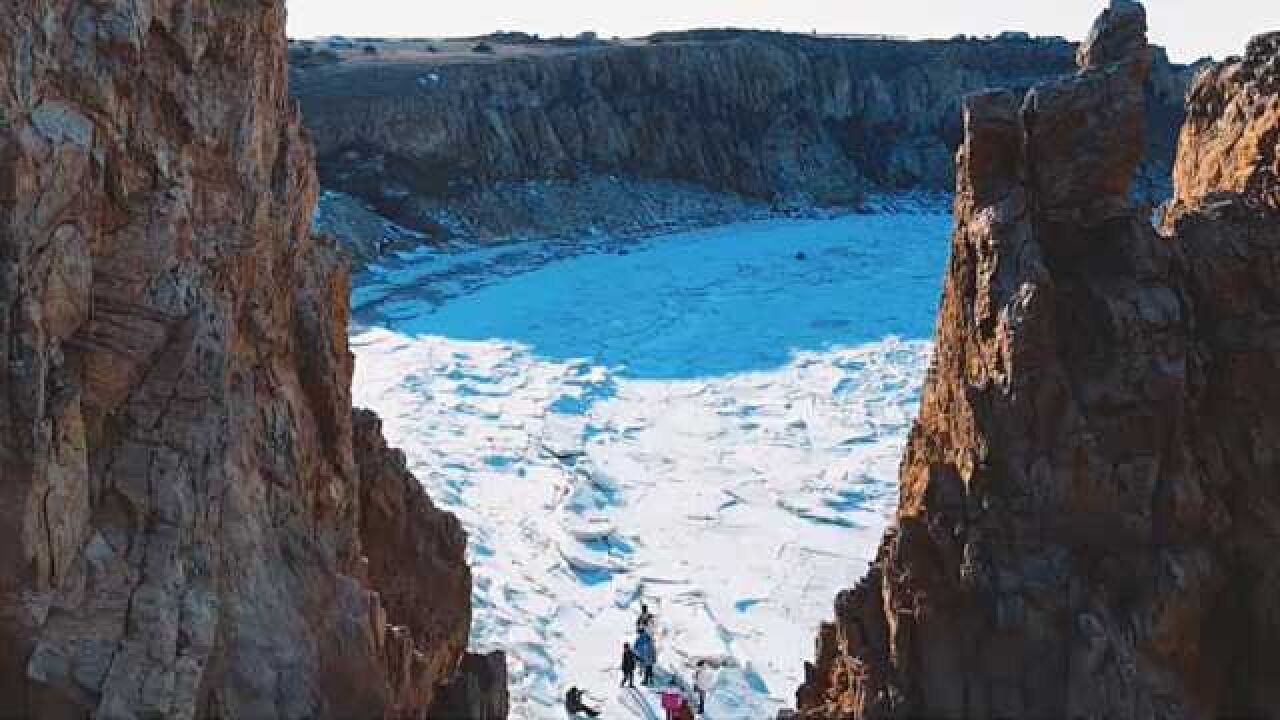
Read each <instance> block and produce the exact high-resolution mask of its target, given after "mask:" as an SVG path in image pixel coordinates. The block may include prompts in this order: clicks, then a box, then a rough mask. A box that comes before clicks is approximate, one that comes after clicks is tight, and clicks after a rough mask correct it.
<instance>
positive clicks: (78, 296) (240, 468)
mask: <svg viewBox="0 0 1280 720" xmlns="http://www.w3.org/2000/svg"><path fill="white" fill-rule="evenodd" d="M284 17H285V10H284V3H283V2H282V1H280V0H252V1H249V0H234V1H227V2H218V3H209V2H204V1H203V0H163V1H161V0H137V1H135V2H130V3H86V2H72V3H65V2H54V1H53V0H25V1H24V2H21V3H11V4H10V5H9V6H8V7H7V8H6V12H5V13H4V15H3V20H0V304H2V306H3V308H4V312H3V313H0V349H2V350H3V356H4V358H5V363H4V365H3V366H0V540H2V541H3V542H0V548H2V549H0V698H2V699H3V700H2V701H0V716H4V717H22V718H28V717H39V718H61V717H67V718H72V717H74V718H81V717H86V716H90V715H93V716H96V717H101V718H126V717H127V718H159V717H164V718H195V717H200V718H222V717H238V718H325V717H332V718H354V717H360V718H376V717H382V716H384V715H386V716H404V717H408V716H413V717H420V716H421V715H422V714H423V713H424V712H425V709H426V707H427V706H428V704H429V703H430V702H431V701H432V697H431V696H432V694H433V693H432V688H433V687H434V686H435V685H436V684H437V683H439V682H441V681H444V680H447V679H448V678H449V677H450V676H451V675H452V671H453V667H454V665H456V663H457V662H458V661H459V660H460V655H461V652H462V642H463V640H464V639H465V637H466V634H467V622H468V610H467V609H466V607H465V606H466V594H467V593H466V592H465V589H464V588H465V585H466V584H467V582H468V578H467V570H466V568H465V567H464V565H463V559H462V554H461V544H462V542H461V539H460V537H459V535H458V532H457V527H456V523H453V521H451V520H449V519H448V518H445V517H443V516H441V515H440V514H439V513H437V512H434V511H433V510H431V508H430V504H429V503H428V502H427V501H426V500H425V498H422V497H421V496H420V494H419V495H418V496H415V495H414V494H413V493H412V492H411V489H410V488H409V487H408V486H407V482H408V481H407V480H406V479H405V478H404V477H403V476H395V477H386V478H385V482H386V483H387V484H386V485H385V486H383V485H378V486H374V487H362V475H364V474H365V473H362V472H361V471H362V470H363V469H365V468H375V469H376V468H378V467H379V463H382V462H383V461H384V459H385V451H384V449H382V448H381V446H380V445H377V443H375V442H372V441H370V440H368V439H367V438H366V436H364V435H362V445H363V447H365V448H370V447H372V448H376V449H377V452H378V453H379V455H378V456H377V457H375V458H372V459H371V458H368V457H364V456H361V457H359V461H360V462H359V464H357V454H356V452H355V451H354V450H353V432H352V420H351V417H352V416H351V402H350V379H351V370H352V367H351V362H352V361H351V355H350V354H349V352H348V349H347V340H346V324H347V302H348V281H347V275H346V271H345V269H343V268H342V267H341V265H340V264H339V263H338V262H337V260H336V255H335V252H334V250H333V248H331V247H329V246H326V245H325V244H323V243H320V242H317V241H316V240H315V239H313V237H312V235H311V233H310V223H311V212H312V208H313V206H314V203H315V198H316V190H317V184H316V180H315V173H314V167H313V161H312V150H311V146H310V143H309V142H308V140H307V138H306V136H305V134H304V133H303V131H302V130H301V127H300V124H299V118H298V114H297V112H296V111H295V110H294V109H293V108H292V107H291V102H290V99H289V96H288V88H287V68H286V61H285V55H286V41H285V37H284ZM374 475H375V477H377V478H380V479H379V480H377V481H376V482H383V480H382V479H381V478H383V476H382V475H379V474H378V473H377V472H374ZM396 483H399V484H396ZM366 497H367V498H370V499H371V500H372V502H371V503H370V504H371V506H372V507H373V508H375V510H374V511H373V512H374V513H376V514H375V515H371V516H370V517H369V518H367V519H366V522H363V523H362V518H361V502H362V499H364V498H366ZM419 511H421V512H423V513H424V514H426V516H427V519H426V520H425V521H424V524H423V525H421V526H418V525H413V524H412V523H411V522H410V521H409V520H408V519H407V518H405V517H403V516H400V517H397V516H395V513H403V512H419ZM373 518H376V522H377V523H378V524H379V525H378V529H377V530H376V531H373V532H366V533H365V537H362V529H365V530H366V531H367V530H368V528H369V526H371V525H373V524H374V520H373ZM400 552H405V553H408V554H407V555H406V556H405V557H403V558H400V560H401V563H400V565H399V566H398V567H397V568H395V569H394V570H391V571H388V570H386V567H387V566H389V565H390V564H391V563H390V561H389V560H387V558H388V557H389V556H391V555H393V554H395V553H400ZM365 553H368V555H369V557H370V558H371V559H372V568H371V572H368V573H366V572H365V568H364V563H362V557H363V555H364V554H365ZM364 577H368V578H369V581H371V582H372V585H371V586H370V585H366V584H363V583H362V582H361V578H364ZM414 580H416V581H417V582H418V583H419V584H420V585H421V586H423V587H431V588H435V587H437V585H435V584H434V583H436V582H437V581H438V583H439V585H438V587H440V588H443V589H445V590H447V591H446V592H442V593H441V594H440V595H439V596H434V595H433V596H431V598H430V601H429V602H426V601H425V600H424V602H426V607H414V608H407V607H405V603H406V602H408V601H414V602H416V601H418V600H422V597H420V596H415V595H414V592H415V591H414V590H413V589H411V588H410V586H411V585H413V581H414ZM379 583H383V584H385V586H386V587H387V588H389V592H388V594H387V596H386V598H387V599H386V601H385V602H380V601H379V597H378V594H377V593H376V592H375V591H374V588H379V587H380V586H379ZM384 616H386V617H387V621H386V623H385V624H384V622H383V618H384ZM387 625H392V626H407V627H408V628H410V633H411V634H412V638H410V639H406V640H405V641H404V642H403V643H401V644H400V645H398V646H396V647H395V651H394V653H393V652H391V650H389V649H388V648H390V647H391V643H390V642H388V641H387V640H386V637H385V635H386V633H387V630H386V626H387ZM391 632H392V634H394V632H395V631H391ZM415 653H416V654H415ZM393 655H394V657H393ZM405 657H408V658H410V659H411V662H406V661H404V658H405ZM395 673H400V674H401V675H405V674H411V676H410V677H407V678H406V677H401V676H399V675H395ZM393 685H394V687H393Z"/></svg>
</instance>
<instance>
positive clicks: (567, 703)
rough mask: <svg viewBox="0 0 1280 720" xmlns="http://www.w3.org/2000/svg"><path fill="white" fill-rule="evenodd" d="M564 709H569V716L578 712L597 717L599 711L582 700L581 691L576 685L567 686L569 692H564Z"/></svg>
mask: <svg viewBox="0 0 1280 720" xmlns="http://www.w3.org/2000/svg"><path fill="white" fill-rule="evenodd" d="M564 709H565V710H568V711H569V716H570V717H573V716H575V715H577V714H578V713H583V714H585V715H586V716H587V717H599V716H600V711H599V710H593V709H591V708H589V707H587V706H586V704H585V703H583V702H582V691H581V690H579V689H578V688H577V686H574V687H571V688H569V692H567V693H565V694H564Z"/></svg>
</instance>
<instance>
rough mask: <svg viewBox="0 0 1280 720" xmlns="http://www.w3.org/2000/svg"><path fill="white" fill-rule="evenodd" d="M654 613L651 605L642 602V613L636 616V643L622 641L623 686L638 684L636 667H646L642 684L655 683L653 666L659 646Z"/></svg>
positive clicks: (656, 660)
mask: <svg viewBox="0 0 1280 720" xmlns="http://www.w3.org/2000/svg"><path fill="white" fill-rule="evenodd" d="M652 630H653V613H651V612H649V606H648V605H645V604H644V603H641V604H640V615H639V616H638V617H637V618H636V644H635V647H632V646H631V643H622V685H621V686H622V687H635V686H636V668H637V667H641V668H643V669H644V675H643V676H641V678H640V684H641V685H652V684H653V666H654V665H656V664H657V663H658V648H657V646H656V645H654V644H653V635H651V634H650V633H651V632H652Z"/></svg>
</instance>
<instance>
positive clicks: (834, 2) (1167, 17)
mask: <svg viewBox="0 0 1280 720" xmlns="http://www.w3.org/2000/svg"><path fill="white" fill-rule="evenodd" d="M287 3H288V7H289V34H290V36H292V37H318V36H324V35H356V36H363V35H368V36H386V37H396V36H402V37H403V36H409V37H455V36H465V35H481V34H485V33H490V32H494V31H497V30H505V31H514V30H522V31H525V32H531V33H539V34H541V35H544V36H550V35H575V34H577V33H579V32H581V31H584V30H592V31H595V32H598V33H599V34H600V35H601V36H604V37H612V36H615V35H620V36H624V37H634V36H640V35H647V34H649V33H651V32H656V31H660V30H684V29H688V28H693V27H750V28H764V29H775V30H787V31H793V32H809V31H811V30H815V29H816V30H818V31H819V32H822V33H876V34H886V35H906V36H908V37H912V38H926V37H951V36H952V35H956V34H959V33H964V34H967V35H988V34H996V33H999V32H1002V31H1004V30H1022V31H1026V32H1030V33H1032V34H1034V35H1065V36H1067V37H1069V38H1072V39H1079V38H1081V37H1083V36H1084V34H1085V33H1086V32H1087V31H1088V27H1089V24H1090V23H1091V22H1092V21H1093V18H1094V16H1095V15H1097V13H1098V11H1099V10H1101V9H1102V8H1103V7H1104V6H1105V5H1106V2H1105V0H888V1H886V0H434V1H433V0H287ZM1146 5H1147V12H1148V16H1149V20H1150V25H1151V38H1152V41H1153V42H1156V43H1158V44H1160V45H1164V46H1165V47H1167V48H1169V51H1170V55H1171V57H1172V58H1173V59H1174V60H1175V61H1181V62H1188V61H1191V60H1195V59H1197V58H1200V57H1204V56H1206V55H1208V56H1213V57H1215V58H1219V59H1221V58H1223V57H1226V56H1228V55H1238V54H1240V53H1241V52H1243V50H1244V46H1245V43H1246V42H1247V41H1248V39H1249V37H1251V36H1253V35H1256V34H1258V33H1262V32H1267V31H1272V30H1280V0H1214V2H1204V0H1148V2H1147V3H1146Z"/></svg>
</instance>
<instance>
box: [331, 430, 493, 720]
mask: <svg viewBox="0 0 1280 720" xmlns="http://www.w3.org/2000/svg"><path fill="white" fill-rule="evenodd" d="M353 425H354V428H355V457H356V462H357V464H358V466H359V471H360V540H361V547H362V548H363V550H364V552H365V554H366V557H367V562H368V564H367V577H368V582H369V585H370V587H371V588H373V589H376V591H377V592H378V594H379V599H380V603H381V606H382V607H383V608H384V609H385V611H386V614H387V616H388V617H389V618H390V619H391V621H392V622H395V623H400V624H402V625H403V626H405V632H403V633H400V635H402V636H403V638H402V640H403V642H401V643H400V644H398V645H396V646H393V647H392V648H391V649H390V650H389V651H388V652H386V653H385V655H386V656H387V657H388V658H391V659H393V660H394V663H393V667H397V668H399V669H397V670H395V671H393V672H391V673H389V676H390V677H391V679H392V699H393V712H392V713H391V714H392V715H393V716H394V717H397V718H413V717H421V716H422V713H423V710H424V709H426V708H429V707H431V702H432V700H433V696H434V693H435V689H436V685H438V684H441V683H444V682H446V681H448V679H449V678H450V677H451V676H452V674H453V672H454V669H455V667H456V666H457V665H458V661H459V659H460V658H462V657H463V653H464V651H465V650H466V647H467V635H468V633H469V631H470V628H471V571H470V569H469V568H468V567H467V563H466V549H467V538H466V534H465V533H464V532H463V531H462V525H461V524H460V523H459V522H458V519H457V518H456V517H454V516H453V515H450V514H449V513H446V512H442V511H440V510H438V509H436V507H435V506H434V505H433V504H432V503H431V499H430V498H428V497H427V494H426V492H425V491H423V489H422V486H421V485H420V484H419V483H418V480H417V479H416V478H415V477H414V476H413V475H412V474H411V473H410V472H409V470H408V469H407V468H406V466H405V459H404V453H402V452H401V451H399V450H395V449H392V448H389V447H387V443H386V441H385V440H384V439H383V437H382V421H381V420H379V419H378V416H377V415H375V414H373V413H372V412H369V411H368V410H356V411H355V413H354V415H353ZM395 634H396V633H393V635H395ZM503 717H506V716H505V715H503Z"/></svg>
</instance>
